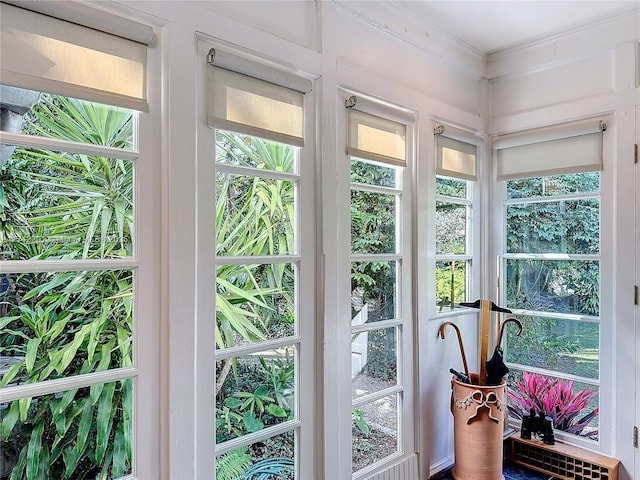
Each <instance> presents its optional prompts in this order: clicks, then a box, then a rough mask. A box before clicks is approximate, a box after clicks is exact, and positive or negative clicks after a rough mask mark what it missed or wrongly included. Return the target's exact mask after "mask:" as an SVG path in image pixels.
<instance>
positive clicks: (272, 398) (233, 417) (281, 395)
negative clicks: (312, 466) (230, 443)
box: [216, 347, 296, 443]
mask: <svg viewBox="0 0 640 480" xmlns="http://www.w3.org/2000/svg"><path fill="white" fill-rule="evenodd" d="M295 356H296V351H295V347H287V348H281V349H278V350H272V351H266V352H260V353H256V354H250V355H244V356H241V357H235V358H232V359H228V360H220V361H218V362H216V443H221V442H224V441H226V440H231V439H232V438H237V437H241V436H243V435H246V434H249V433H253V432H257V431H259V430H262V429H263V428H266V427H269V426H272V425H279V424H281V423H283V422H286V421H288V420H292V419H293V418H294V417H295V411H294V407H295V404H296V391H295V376H296V362H295Z"/></svg>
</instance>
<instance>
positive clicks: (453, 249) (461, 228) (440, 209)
mask: <svg viewBox="0 0 640 480" xmlns="http://www.w3.org/2000/svg"><path fill="white" fill-rule="evenodd" d="M447 253H449V254H450V253H463V254H464V253H467V207H466V205H459V204H456V203H447V202H436V254H447Z"/></svg>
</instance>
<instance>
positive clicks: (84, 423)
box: [76, 398, 93, 455]
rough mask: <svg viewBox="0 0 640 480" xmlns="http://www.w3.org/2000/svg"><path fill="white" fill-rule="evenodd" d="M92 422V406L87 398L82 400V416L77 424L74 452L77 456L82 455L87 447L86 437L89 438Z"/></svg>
mask: <svg viewBox="0 0 640 480" xmlns="http://www.w3.org/2000/svg"><path fill="white" fill-rule="evenodd" d="M92 421H93V405H92V404H91V402H90V401H89V399H88V398H86V399H84V407H83V409H82V416H81V417H80V421H79V422H78V435H77V443H76V452H77V453H78V454H79V455H82V454H83V453H84V450H85V448H86V446H87V437H88V436H89V430H91V423H92Z"/></svg>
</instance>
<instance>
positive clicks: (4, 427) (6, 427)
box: [0, 400, 20, 441]
mask: <svg viewBox="0 0 640 480" xmlns="http://www.w3.org/2000/svg"><path fill="white" fill-rule="evenodd" d="M19 416H20V410H19V408H18V401H17V400H14V401H13V402H11V406H10V407H9V408H8V411H7V413H6V414H4V415H3V416H2V424H1V425H0V438H1V439H2V441H6V440H7V439H8V438H9V434H11V431H12V430H13V427H15V425H16V422H17V421H18V417H19Z"/></svg>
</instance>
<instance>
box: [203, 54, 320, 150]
mask: <svg viewBox="0 0 640 480" xmlns="http://www.w3.org/2000/svg"><path fill="white" fill-rule="evenodd" d="M207 61H208V63H209V65H210V67H209V68H208V69H207V85H208V88H207V90H208V96H209V98H208V118H207V123H208V125H209V126H210V127H215V128H221V129H225V130H233V131H235V132H240V133H245V134H247V135H255V136H257V137H261V138H266V139H269V140H274V141H277V142H282V143H287V144H290V145H296V146H300V147H302V146H304V108H303V102H304V93H306V92H308V91H310V90H311V82H310V81H309V80H306V79H303V78H300V77H297V76H295V75H289V74H288V73H286V72H281V71H278V70H276V69H273V68H270V67H266V66H265V67H264V68H263V67H262V66H261V65H257V64H255V63H252V62H248V61H247V60H245V59H242V58H240V57H236V56H234V55H232V54H228V53H223V52H220V51H218V50H214V49H212V51H211V52H210V53H209V55H208V59H207ZM232 69H233V70H232ZM237 70H240V71H237ZM261 77H265V78H267V79H268V80H266V79H265V78H261ZM274 81H277V82H281V83H282V84H284V85H282V84H276V83H273V82H274Z"/></svg>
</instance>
